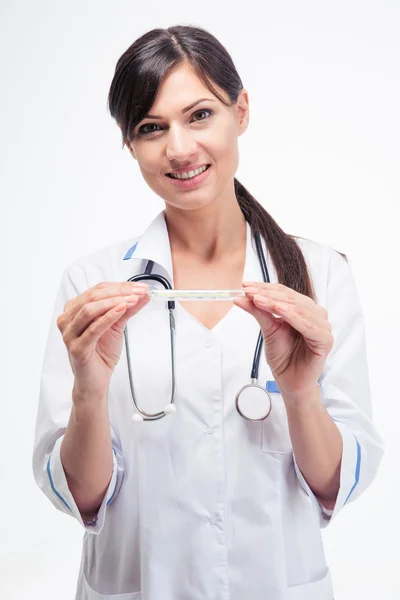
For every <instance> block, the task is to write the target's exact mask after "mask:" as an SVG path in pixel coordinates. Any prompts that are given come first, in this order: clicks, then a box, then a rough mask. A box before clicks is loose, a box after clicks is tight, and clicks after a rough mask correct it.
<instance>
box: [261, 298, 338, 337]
mask: <svg viewBox="0 0 400 600" xmlns="http://www.w3.org/2000/svg"><path fill="white" fill-rule="evenodd" d="M253 302H254V304H255V305H256V306H258V307H259V308H262V309H264V310H265V311H267V312H269V313H275V314H277V315H279V316H281V317H282V319H284V320H285V321H286V322H287V323H289V325H291V326H292V327H293V328H294V329H296V330H297V331H299V332H300V333H301V334H302V335H303V336H304V337H305V338H307V339H310V340H313V341H324V340H327V339H328V338H330V337H331V331H332V327H331V325H330V323H329V321H327V320H326V319H323V318H321V317H320V316H319V315H317V314H316V313H315V312H313V311H310V310H309V309H307V308H306V307H304V306H302V307H300V306H293V305H291V304H289V303H287V302H276V301H272V300H270V299H269V298H267V297H266V296H263V295H260V294H256V295H255V296H254V297H253Z"/></svg>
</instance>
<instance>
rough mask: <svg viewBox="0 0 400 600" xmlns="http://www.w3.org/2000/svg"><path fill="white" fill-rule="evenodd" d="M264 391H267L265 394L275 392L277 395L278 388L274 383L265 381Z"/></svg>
mask: <svg viewBox="0 0 400 600" xmlns="http://www.w3.org/2000/svg"><path fill="white" fill-rule="evenodd" d="M265 389H266V390H267V392H275V393H276V394H279V393H280V392H279V388H278V386H277V385H276V381H267V382H266V384H265Z"/></svg>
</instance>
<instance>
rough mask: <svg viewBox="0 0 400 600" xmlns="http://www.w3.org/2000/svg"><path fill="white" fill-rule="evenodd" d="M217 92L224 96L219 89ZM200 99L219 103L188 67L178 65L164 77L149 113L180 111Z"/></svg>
mask: <svg viewBox="0 0 400 600" xmlns="http://www.w3.org/2000/svg"><path fill="white" fill-rule="evenodd" d="M213 85H215V84H213ZM218 92H219V93H222V94H223V95H224V96H225V94H224V92H221V91H220V90H219V89H218ZM200 98H212V99H213V100H216V101H217V102H219V103H220V100H218V98H217V96H215V94H213V93H212V92H211V90H209V89H208V87H207V86H206V85H204V83H203V82H202V81H201V79H199V78H198V76H197V75H196V74H195V73H194V72H193V70H192V69H191V68H190V67H189V66H188V65H183V64H182V65H178V66H177V67H175V68H174V69H173V70H172V71H170V73H168V75H166V76H165V78H164V80H163V82H162V84H161V86H160V88H159V90H158V93H157V97H156V99H155V101H154V104H153V106H152V107H151V110H150V111H149V112H150V113H151V114H162V113H163V112H166V111H170V110H171V111H173V110H177V109H179V110H180V109H181V108H183V107H185V106H188V105H189V104H191V103H192V102H195V101H196V100H199V99H200Z"/></svg>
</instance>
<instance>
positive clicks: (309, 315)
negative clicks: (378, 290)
mask: <svg viewBox="0 0 400 600" xmlns="http://www.w3.org/2000/svg"><path fill="white" fill-rule="evenodd" d="M108 100H109V108H110V112H111V115H112V117H113V118H114V119H115V120H116V122H117V124H118V126H119V128H120V130H121V134H122V141H123V147H124V145H126V147H127V148H128V150H129V152H130V153H131V155H132V157H133V159H134V160H135V161H137V165H138V167H139V169H140V171H141V173H142V175H143V177H144V179H145V181H146V182H147V184H148V185H149V187H150V188H151V190H153V191H154V192H155V193H156V194H157V195H158V196H159V197H160V198H162V199H163V201H164V202H165V210H163V211H161V212H160V214H159V215H158V216H157V217H156V218H155V219H154V221H153V222H152V223H151V224H150V225H149V226H148V228H147V229H146V231H145V232H144V233H142V234H141V235H134V236H132V238H131V239H129V240H124V241H122V242H120V243H118V244H115V245H113V246H112V247H107V248H106V249H103V250H101V251H99V252H97V253H94V254H91V255H90V256H87V257H84V258H81V259H79V260H77V261H76V262H74V263H73V264H72V265H69V267H68V268H67V269H66V272H65V273H64V276H63V279H62V283H61V286H60V290H59V294H58V296H57V302H56V306H55V308H54V315H53V320H52V325H51V329H50V333H49V339H48V344H47V348H46V356H45V364H44V365H43V372H42V379H41V392H40V402H39V411H38V419H37V430H36V436H35V447H34V473H35V477H36V480H37V482H38V484H39V486H40V487H41V488H42V489H43V491H44V492H45V493H46V494H47V496H48V497H49V499H50V500H51V501H52V502H53V504H54V505H55V506H56V507H57V508H58V509H59V510H61V511H63V512H65V513H67V514H70V515H72V516H74V517H75V518H76V519H77V521H78V522H79V523H80V524H81V526H82V527H83V529H84V530H85V534H86V535H85V540H84V546H83V556H82V561H81V567H80V572H79V578H78V586H77V595H76V600H101V599H103V600H191V599H195V598H196V599H198V600H211V599H222V598H224V599H226V600H228V599H229V600H243V599H249V600H264V599H265V598H268V599H269V600H332V598H333V586H332V582H331V577H330V571H329V567H328V566H327V564H326V560H325V556H324V548H323V544H322V537H321V532H320V529H321V528H323V527H326V526H327V525H328V524H329V523H331V522H332V521H333V520H334V519H335V518H336V516H337V514H338V513H339V512H340V511H341V510H342V509H343V507H344V506H345V504H346V503H347V502H348V501H353V500H355V499H356V498H357V497H359V496H360V495H361V494H362V493H363V492H364V490H366V488H367V487H368V486H369V484H370V483H371V481H372V480H373V478H374V477H375V474H376V472H377V469H378V465H379V462H380V459H381V456H382V453H383V447H382V441H381V439H380V436H379V434H378V432H377V431H376V429H375V427H374V425H373V423H372V419H371V403H370V391H369V385H368V368H367V357H366V349H365V333H364V324H363V316H362V311H361V307H360V303H359V299H358V296H357V291H356V288H355V285H354V281H353V277H352V274H351V271H350V268H349V265H348V263H347V262H346V260H345V259H344V258H343V257H342V256H340V254H339V253H337V252H336V251H335V250H333V249H332V248H330V247H328V246H326V245H324V244H319V243H317V242H312V241H310V240H304V239H302V238H299V237H294V236H290V235H287V234H286V233H285V232H284V231H282V229H281V228H280V227H279V226H278V224H277V223H276V222H275V221H274V219H273V218H272V217H271V216H270V215H269V213H268V212H267V211H266V210H265V209H264V208H263V207H262V206H261V204H259V203H258V202H257V201H256V200H255V198H253V196H252V195H251V194H250V193H249V192H248V191H247V190H246V189H245V187H244V186H243V185H242V184H241V183H240V182H239V181H238V180H237V179H236V177H235V173H236V170H237V167H238V162H239V151H238V138H239V137H240V136H241V135H242V134H243V133H244V132H245V131H246V129H247V127H248V124H249V98H248V93H247V91H246V90H245V89H244V87H243V85H242V81H241V79H240V77H239V75H238V73H237V71H236V69H235V66H234V64H233V61H232V59H231V57H230V56H229V54H228V52H227V51H226V49H225V48H224V47H223V46H222V44H221V43H220V42H219V41H218V40H217V39H216V38H215V37H213V36H212V35H211V34H210V33H208V32H207V31H205V30H204V29H201V28H197V27H189V26H176V27H170V28H168V29H154V30H152V31H149V32H148V33H146V34H144V35H143V36H142V37H140V38H139V39H138V40H136V41H135V42H134V43H133V44H132V45H131V46H130V47H129V48H128V49H127V50H126V51H125V52H124V53H123V55H122V56H121V57H120V59H119V60H118V62H117V65H116V69H115V73H114V76H113V80H112V82H111V86H110V91H109V97H108ZM133 164H134V163H133ZM132 195H133V194H132ZM139 208H140V206H139ZM253 242H255V246H256V247H257V250H256V251H255V249H254V246H253ZM143 280H144V281H146V282H147V281H149V280H152V281H153V283H155V285H156V286H157V285H159V284H160V283H161V284H162V285H165V288H166V291H165V292H164V293H161V292H160V290H159V289H155V290H149V287H148V286H147V283H145V284H143ZM139 281H142V283H141V284H140V283H138V282H139ZM132 282H135V283H132ZM203 290H206V291H205V292H203ZM199 292H200V293H199ZM163 294H164V300H165V294H170V297H169V299H168V301H164V302H160V301H157V297H158V298H160V297H162V296H163ZM193 296H195V298H193ZM199 296H200V299H199ZM206 299H208V300H210V299H217V300H218V301H217V302H211V301H209V302H206V301H205V300H206ZM175 301H176V304H175ZM185 303H186V304H185ZM166 309H167V310H166ZM175 309H176V312H175ZM168 326H169V328H168ZM128 329H129V335H128ZM60 332H61V334H62V335H60ZM129 340H131V343H129ZM175 340H176V344H175ZM124 341H125V347H124V346H123V342H124ZM66 350H67V351H66ZM253 357H254V358H253ZM121 358H122V360H120V359H121ZM252 360H253V366H251V365H252ZM175 365H176V369H175ZM249 376H250V377H249ZM249 379H250V381H251V384H248V383H247V382H248V381H249ZM244 384H245V385H244ZM239 395H240V402H239ZM266 400H267V401H266ZM168 402H169V404H167V403H168ZM140 407H143V409H141V408H140ZM163 407H164V408H163ZM132 410H137V412H136V413H135V414H134V415H133V417H132ZM143 417H145V418H143ZM153 417H154V418H153ZM243 417H245V418H243ZM132 421H134V422H135V423H136V425H134V424H133V422H132Z"/></svg>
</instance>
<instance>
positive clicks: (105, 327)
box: [57, 282, 150, 397]
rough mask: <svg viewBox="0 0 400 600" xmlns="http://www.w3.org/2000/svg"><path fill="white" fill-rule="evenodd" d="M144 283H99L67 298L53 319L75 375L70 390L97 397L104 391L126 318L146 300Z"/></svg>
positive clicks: (118, 355) (116, 358) (120, 341)
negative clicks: (55, 321) (61, 310)
mask: <svg viewBox="0 0 400 600" xmlns="http://www.w3.org/2000/svg"><path fill="white" fill-rule="evenodd" d="M146 294H147V285H146V284H145V283H130V282H123V283H122V282H121V283H116V282H112V283H99V284H97V285H95V286H94V287H92V288H90V289H88V290H86V291H85V292H84V293H83V294H80V295H79V296H76V297H75V298H71V299H70V300H68V302H67V303H66V304H65V306H64V312H63V313H61V315H60V316H59V317H58V319H57V327H58V328H59V330H60V331H61V333H62V336H63V340H64V343H65V345H66V346H67V350H68V356H69V361H70V363H71V367H72V370H73V372H74V375H75V385H74V390H75V391H77V392H78V393H79V394H81V395H84V396H93V397H99V396H101V395H104V393H105V392H106V391H107V390H108V385H109V381H110V378H111V375H112V372H113V370H114V368H115V366H116V364H117V362H118V360H119V358H120V356H121V351H122V343H123V333H124V328H125V325H126V323H127V321H128V319H129V318H130V317H132V316H133V315H135V314H136V313H137V312H139V310H141V309H142V308H143V307H144V306H145V305H146V304H147V302H149V300H150V296H147V295H146Z"/></svg>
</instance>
